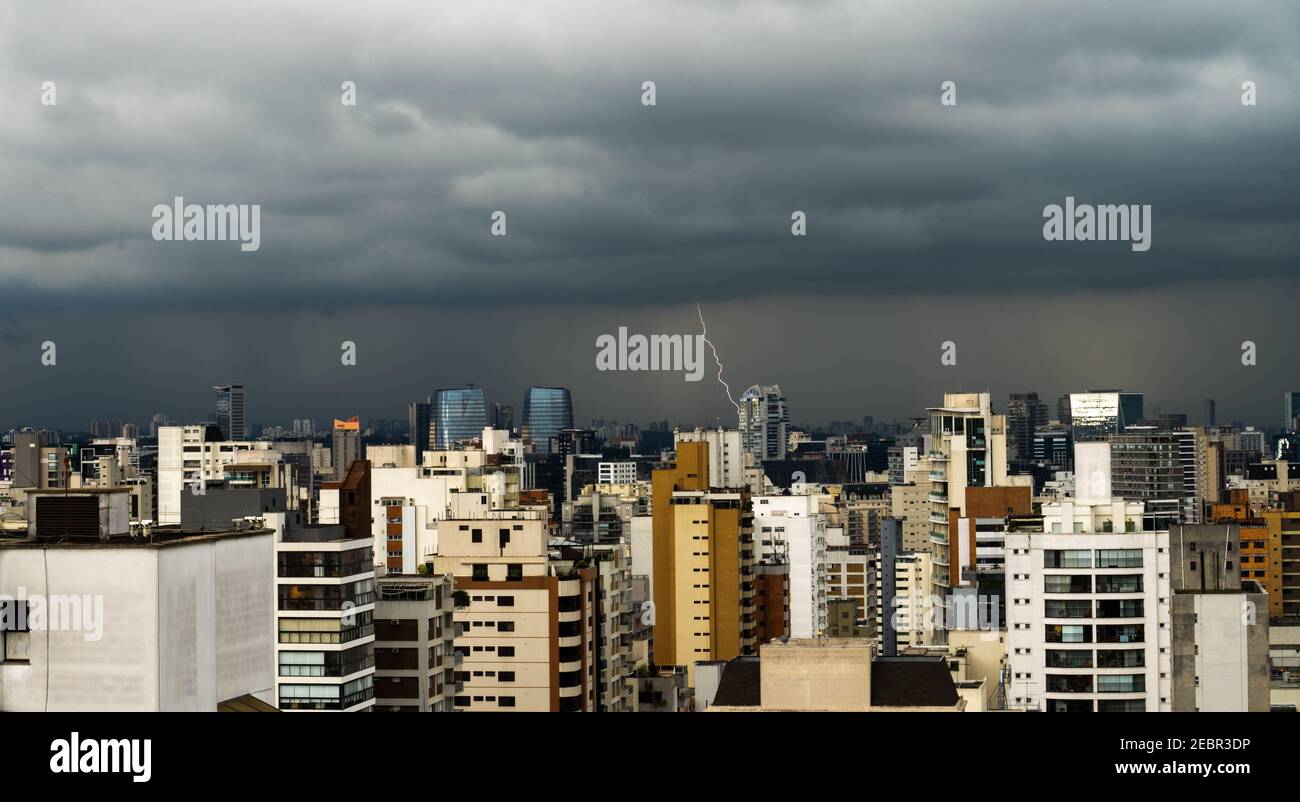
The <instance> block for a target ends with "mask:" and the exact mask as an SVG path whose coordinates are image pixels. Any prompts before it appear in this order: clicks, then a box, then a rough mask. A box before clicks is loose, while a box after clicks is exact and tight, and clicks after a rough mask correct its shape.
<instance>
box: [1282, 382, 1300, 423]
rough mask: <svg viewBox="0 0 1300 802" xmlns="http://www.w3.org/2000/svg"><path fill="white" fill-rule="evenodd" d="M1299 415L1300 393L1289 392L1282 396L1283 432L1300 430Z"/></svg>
mask: <svg viewBox="0 0 1300 802" xmlns="http://www.w3.org/2000/svg"><path fill="white" fill-rule="evenodd" d="M1297 415H1300V392H1287V393H1285V394H1284V395H1283V396H1282V431H1284V432H1290V431H1294V430H1295V429H1297V428H1300V425H1298V424H1297V423H1296V416H1297Z"/></svg>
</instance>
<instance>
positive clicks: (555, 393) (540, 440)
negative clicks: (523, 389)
mask: <svg viewBox="0 0 1300 802" xmlns="http://www.w3.org/2000/svg"><path fill="white" fill-rule="evenodd" d="M572 428H573V398H572V397H571V396H570V395H569V391H568V390H567V389H565V388H563V387H529V388H528V392H527V394H525V395H524V418H523V427H522V428H521V430H520V434H521V435H522V436H523V439H524V440H526V441H529V442H531V443H532V444H533V451H534V452H535V453H537V454H550V453H551V445H552V444H551V439H552V438H554V437H555V436H557V435H558V434H559V433H560V432H562V431H563V430H565V429H572Z"/></svg>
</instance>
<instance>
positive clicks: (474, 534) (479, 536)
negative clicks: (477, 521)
mask: <svg viewBox="0 0 1300 802" xmlns="http://www.w3.org/2000/svg"><path fill="white" fill-rule="evenodd" d="M469 539H470V542H472V543H482V542H483V530H482V529H475V530H473V531H471V532H470V533H469Z"/></svg>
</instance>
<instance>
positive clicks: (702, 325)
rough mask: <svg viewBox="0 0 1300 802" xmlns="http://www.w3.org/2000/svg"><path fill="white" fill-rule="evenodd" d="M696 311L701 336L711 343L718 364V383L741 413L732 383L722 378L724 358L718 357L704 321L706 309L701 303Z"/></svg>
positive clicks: (714, 359)
mask: <svg viewBox="0 0 1300 802" xmlns="http://www.w3.org/2000/svg"><path fill="white" fill-rule="evenodd" d="M695 311H696V312H698V313H699V314H700V328H701V329H702V330H703V333H702V334H701V336H702V337H704V341H705V342H706V343H708V344H709V350H710V351H712V352H713V361H714V362H715V363H717V365H718V384H721V385H722V389H724V390H726V391H727V400H728V401H730V402H731V405H732V406H733V407H735V408H736V414H737V415H739V414H740V404H737V403H736V400H735V399H734V398H732V397H731V385H729V384H727V382H726V381H725V380H724V379H723V378H722V360H721V359H719V358H718V349H717V348H715V347H714V345H713V343H712V341H710V340H709V327H708V325H707V324H706V323H705V322H704V310H703V309H701V308H700V305H699V304H696V305H695Z"/></svg>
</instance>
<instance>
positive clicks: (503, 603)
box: [497, 596, 515, 607]
mask: <svg viewBox="0 0 1300 802" xmlns="http://www.w3.org/2000/svg"><path fill="white" fill-rule="evenodd" d="M497 606H498V607H514V606H515V597H514V596H498V597H497Z"/></svg>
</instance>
